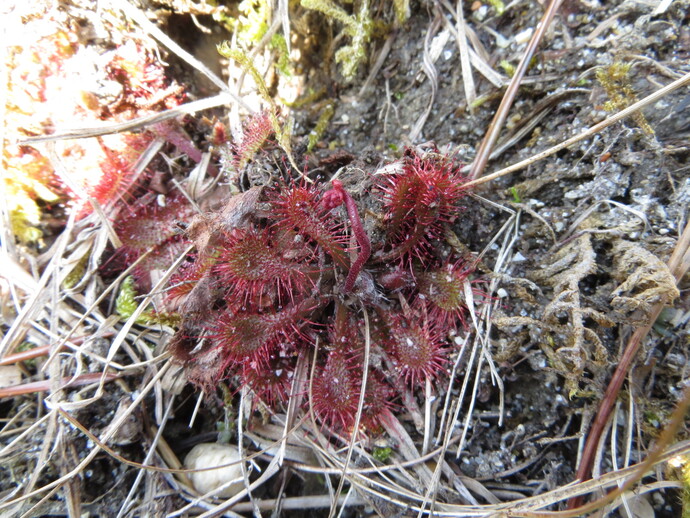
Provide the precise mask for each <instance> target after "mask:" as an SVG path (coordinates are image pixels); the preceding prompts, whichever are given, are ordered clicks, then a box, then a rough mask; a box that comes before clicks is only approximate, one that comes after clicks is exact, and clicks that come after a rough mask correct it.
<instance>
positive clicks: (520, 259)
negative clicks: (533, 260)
mask: <svg viewBox="0 0 690 518" xmlns="http://www.w3.org/2000/svg"><path fill="white" fill-rule="evenodd" d="M526 260H527V258H526V257H525V256H524V255H522V254H521V253H520V252H517V253H516V254H515V255H514V256H513V262H514V263H522V262H525V261H526Z"/></svg>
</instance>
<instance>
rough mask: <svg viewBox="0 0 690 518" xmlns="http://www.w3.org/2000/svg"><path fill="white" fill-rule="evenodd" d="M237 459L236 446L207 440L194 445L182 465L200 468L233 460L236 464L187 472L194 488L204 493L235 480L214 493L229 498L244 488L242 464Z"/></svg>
mask: <svg viewBox="0 0 690 518" xmlns="http://www.w3.org/2000/svg"><path fill="white" fill-rule="evenodd" d="M239 460H240V452H239V450H238V449H237V447H236V446H231V445H229V444H218V443H211V442H207V443H201V444H197V445H196V446H194V448H192V450H191V451H190V452H189V453H188V454H187V456H186V457H185V459H184V465H185V467H186V468H187V469H202V468H210V467H213V466H221V465H223V464H230V463H231V462H235V463H236V464H232V465H231V466H224V467H222V468H218V469H212V470H208V471H197V472H194V473H188V476H189V479H190V480H191V481H192V485H193V486H194V489H196V490H197V491H198V492H199V493H200V494H206V493H208V492H209V491H213V490H215V489H217V488H219V487H220V486H222V485H223V484H226V483H228V482H230V481H232V480H237V482H235V483H234V484H231V485H229V486H228V487H226V488H225V489H223V490H221V491H218V492H217V493H214V495H215V496H219V497H221V498H231V497H233V496H235V495H236V494H237V493H239V492H240V491H242V489H243V488H244V480H243V478H242V466H241V464H240V462H238V461H239Z"/></svg>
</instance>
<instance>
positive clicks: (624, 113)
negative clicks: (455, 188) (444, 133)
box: [464, 72, 690, 188]
mask: <svg viewBox="0 0 690 518" xmlns="http://www.w3.org/2000/svg"><path fill="white" fill-rule="evenodd" d="M688 83H690V72H688V73H687V74H685V75H684V76H683V77H681V78H679V79H676V80H675V81H673V82H672V83H669V84H668V85H666V86H664V87H663V88H660V89H659V90H657V91H656V92H654V93H653V94H650V95H648V96H647V97H645V98H644V99H642V100H641V101H638V102H636V103H635V104H631V105H630V106H628V107H627V108H625V109H624V110H621V111H619V112H618V113H616V114H615V115H612V116H611V117H609V118H608V119H605V120H603V121H601V122H600V123H598V124H595V125H594V126H592V127H590V128H588V129H586V130H585V131H583V132H582V133H578V134H577V135H575V136H574V137H571V138H569V139H568V140H564V141H563V142H561V143H560V144H556V145H555V146H553V147H550V148H549V149H546V150H544V151H542V152H541V153H537V154H536V155H534V156H531V157H530V158H527V159H525V160H522V161H521V162H518V163H517V164H513V165H511V166H508V167H505V168H503V169H501V170H500V171H496V172H495V173H493V174H490V175H487V176H483V177H482V178H477V179H476V180H472V181H471V182H467V183H466V184H464V187H466V188H468V187H474V186H476V185H480V184H483V183H486V182H490V181H492V180H495V179H497V178H500V177H502V176H505V175H507V174H510V173H514V172H515V171H519V170H520V169H524V168H525V167H527V166H529V165H532V164H534V163H535V162H538V161H539V160H542V159H544V158H546V157H549V156H551V155H555V154H556V153H558V152H559V151H561V150H562V149H566V148H568V147H570V146H572V145H573V144H575V143H577V142H580V141H581V140H584V139H586V138H589V137H591V136H592V135H596V134H597V133H599V132H600V131H601V130H603V129H605V128H608V127H609V126H611V125H613V124H615V123H616V122H618V121H620V120H623V119H625V118H626V117H628V116H629V115H632V114H633V113H635V112H636V111H639V110H640V109H641V108H644V107H645V106H647V105H649V104H652V103H655V102H656V101H658V100H659V99H661V98H662V97H665V96H667V95H668V94H669V93H671V92H673V91H674V90H677V89H678V88H680V87H682V86H685V85H686V84H688Z"/></svg>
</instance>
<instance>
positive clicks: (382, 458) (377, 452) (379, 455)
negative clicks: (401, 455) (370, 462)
mask: <svg viewBox="0 0 690 518" xmlns="http://www.w3.org/2000/svg"><path fill="white" fill-rule="evenodd" d="M392 453H393V450H392V449H391V448H388V447H386V448H374V451H373V452H372V453H371V456H372V457H374V458H375V459H376V460H377V461H379V462H387V461H388V459H390V457H391V454H392Z"/></svg>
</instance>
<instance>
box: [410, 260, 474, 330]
mask: <svg viewBox="0 0 690 518" xmlns="http://www.w3.org/2000/svg"><path fill="white" fill-rule="evenodd" d="M472 273H474V265H473V264H471V263H468V262H467V261H466V260H464V259H459V260H457V261H454V262H451V261H446V262H445V263H444V264H443V265H442V266H441V267H439V268H435V269H432V270H429V271H427V272H422V273H420V274H418V276H417V277H418V278H417V287H418V289H419V296H418V299H417V300H418V301H419V302H420V303H423V304H425V305H426V307H427V308H428V310H429V318H430V320H432V321H435V322H437V323H438V324H439V325H441V326H448V325H450V326H455V325H456V324H457V323H459V324H460V326H461V327H462V328H464V329H466V328H467V318H466V317H467V312H468V308H467V304H466V303H465V281H466V280H467V279H468V278H469V277H470V275H472ZM473 291H475V290H473ZM476 293H477V295H483V293H482V292H481V290H476Z"/></svg>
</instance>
